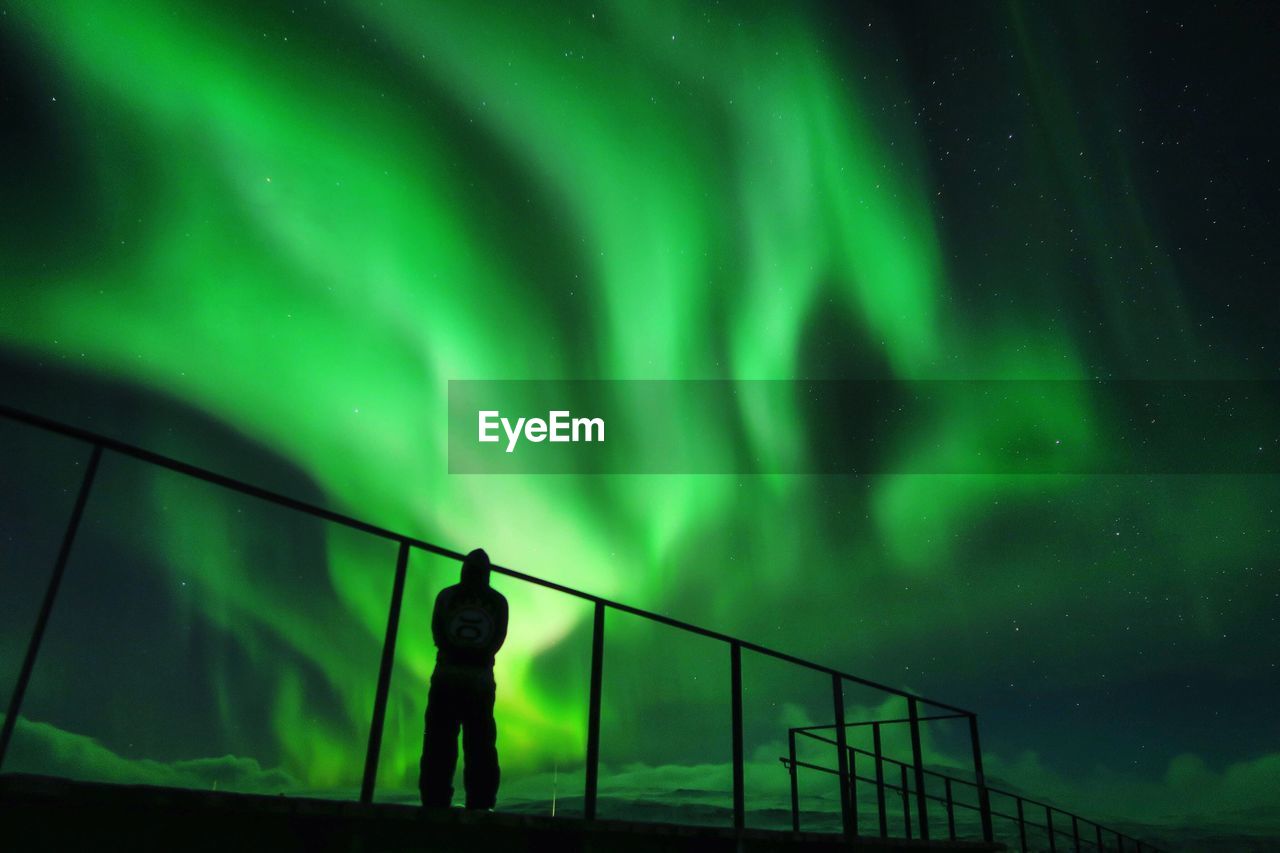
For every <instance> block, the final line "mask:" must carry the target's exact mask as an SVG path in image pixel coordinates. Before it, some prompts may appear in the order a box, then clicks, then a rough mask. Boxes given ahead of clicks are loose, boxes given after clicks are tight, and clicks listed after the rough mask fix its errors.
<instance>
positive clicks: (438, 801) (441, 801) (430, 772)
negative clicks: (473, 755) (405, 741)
mask: <svg viewBox="0 0 1280 853" xmlns="http://www.w3.org/2000/svg"><path fill="white" fill-rule="evenodd" d="M458 698H459V697H458V696H457V686H456V685H455V684H453V683H452V681H451V680H450V679H447V678H445V677H442V676H440V675H438V674H435V673H433V674H432V676H431V689H430V690H429V691H428V693H427V713H426V719H425V725H424V727H423V735H422V763H421V765H420V766H419V768H418V790H419V792H420V793H421V795H422V804H423V805H424V806H426V807H428V808H448V807H449V806H450V804H451V803H452V802H453V771H454V770H455V769H456V768H457V766H458V726H459V724H460V723H461V716H460V714H459V713H458V712H459V702H458Z"/></svg>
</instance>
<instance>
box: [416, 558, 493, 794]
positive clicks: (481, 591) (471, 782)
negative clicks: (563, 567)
mask: <svg viewBox="0 0 1280 853" xmlns="http://www.w3.org/2000/svg"><path fill="white" fill-rule="evenodd" d="M431 636H432V638H434V639H435V643H436V668H435V671H434V672H432V673H431V690H430V691H429V692H428V694H427V715H426V731H425V732H424V734H423V738H422V765H421V768H420V773H419V776H418V788H419V790H420V791H421V792H422V804H423V805H424V806H427V807H430V808H448V807H449V806H450V805H451V804H452V802H453V771H454V769H455V768H456V767H457V765H458V729H459V727H461V729H462V749H463V752H464V753H465V761H466V763H465V765H464V768H463V773H462V780H463V785H464V787H465V788H466V791H467V808H469V809H491V808H493V804H494V802H495V800H496V799H497V796H498V746H497V741H498V728H497V725H496V724H495V723H494V721H493V699H494V689H495V688H494V681H493V656H494V654H496V653H497V651H498V649H500V648H502V641H503V640H505V639H506V638H507V600H506V599H505V598H503V597H502V593H500V592H498V591H497V590H495V589H493V588H491V587H490V586H489V555H488V554H486V553H485V552H484V549H482V548H477V549H476V550H474V551H472V552H471V553H470V554H468V555H467V556H466V559H464V560H463V561H462V581H461V583H457V584H454V585H453V586H450V587H446V588H445V589H442V590H441V591H440V594H439V595H437V596H436V605H435V609H434V610H433V611H432V613H431Z"/></svg>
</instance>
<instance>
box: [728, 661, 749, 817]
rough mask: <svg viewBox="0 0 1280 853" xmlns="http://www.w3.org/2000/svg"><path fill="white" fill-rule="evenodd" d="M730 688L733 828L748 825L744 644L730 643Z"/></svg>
mask: <svg viewBox="0 0 1280 853" xmlns="http://www.w3.org/2000/svg"><path fill="white" fill-rule="evenodd" d="M729 682H730V685H729V689H730V691H731V692H732V693H733V698H732V701H733V828H734V829H739V830H740V829H742V828H744V827H745V826H746V820H747V808H746V789H745V783H744V781H743V771H742V764H743V758H742V646H741V645H740V644H739V643H738V641H737V640H734V641H733V642H731V643H729Z"/></svg>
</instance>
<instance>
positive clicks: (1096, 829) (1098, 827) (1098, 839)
mask: <svg viewBox="0 0 1280 853" xmlns="http://www.w3.org/2000/svg"><path fill="white" fill-rule="evenodd" d="M1093 840H1094V843H1095V844H1096V845H1097V846H1098V849H1099V850H1105V849H1106V848H1105V847H1103V846H1102V824H1100V823H1095V824H1094V825H1093Z"/></svg>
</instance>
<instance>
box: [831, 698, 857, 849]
mask: <svg viewBox="0 0 1280 853" xmlns="http://www.w3.org/2000/svg"><path fill="white" fill-rule="evenodd" d="M831 703H832V706H833V708H834V711H835V716H836V756H837V757H836V763H837V765H838V768H839V773H840V818H841V823H842V825H843V826H844V835H845V838H853V837H854V836H855V835H857V834H858V823H857V816H856V815H854V814H853V813H852V812H850V811H849V756H848V749H849V743H848V740H847V738H846V737H845V729H844V681H843V679H841V678H840V676H839V675H836V674H834V673H833V674H832V675H831Z"/></svg>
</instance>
